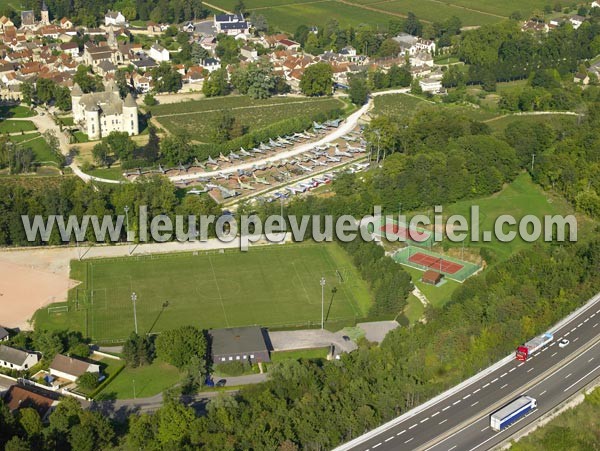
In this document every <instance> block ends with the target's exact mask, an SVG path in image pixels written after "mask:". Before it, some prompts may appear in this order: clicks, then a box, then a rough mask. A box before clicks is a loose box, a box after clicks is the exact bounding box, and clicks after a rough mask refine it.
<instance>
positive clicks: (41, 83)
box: [35, 78, 54, 103]
mask: <svg viewBox="0 0 600 451" xmlns="http://www.w3.org/2000/svg"><path fill="white" fill-rule="evenodd" d="M35 88H36V89H35V92H36V97H37V98H38V99H39V101H40V102H42V103H49V102H50V101H51V100H52V99H53V98H54V82H53V81H52V80H51V79H49V78H40V79H38V81H37V82H36V84H35Z"/></svg>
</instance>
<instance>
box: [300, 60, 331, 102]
mask: <svg viewBox="0 0 600 451" xmlns="http://www.w3.org/2000/svg"><path fill="white" fill-rule="evenodd" d="M332 77H333V70H332V69H331V66H330V65H329V64H327V63H317V64H313V65H312V66H308V67H307V68H306V70H305V71H304V74H303V75H302V79H301V80H300V90H301V91H302V93H303V94H304V95H307V96H310V97H314V96H323V95H330V94H331V90H332V88H333V79H332Z"/></svg>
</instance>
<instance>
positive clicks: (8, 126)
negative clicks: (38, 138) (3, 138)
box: [0, 119, 36, 133]
mask: <svg viewBox="0 0 600 451" xmlns="http://www.w3.org/2000/svg"><path fill="white" fill-rule="evenodd" d="M33 130H36V127H35V124H34V123H33V122H31V121H11V120H10V119H8V120H2V121H0V133H18V132H30V131H33Z"/></svg>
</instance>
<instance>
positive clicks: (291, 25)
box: [211, 0, 548, 32]
mask: <svg viewBox="0 0 600 451" xmlns="http://www.w3.org/2000/svg"><path fill="white" fill-rule="evenodd" d="M244 3H245V5H246V9H247V10H248V11H249V12H250V13H252V12H256V13H257V14H262V15H263V16H265V18H266V19H267V20H268V22H269V24H270V25H272V26H274V27H276V28H279V29H281V30H283V31H288V32H294V31H295V30H296V28H297V27H298V26H299V25H323V24H325V23H326V22H327V20H329V19H336V20H337V21H338V22H339V23H340V25H341V26H342V27H348V26H354V27H356V26H357V25H359V24H369V25H373V26H375V27H377V28H386V27H387V25H388V23H389V20H390V19H397V18H401V17H403V16H404V17H406V15H407V14H408V13H409V12H412V13H415V14H416V15H417V17H418V18H419V19H421V20H423V21H426V22H436V21H437V22H443V21H444V20H446V19H448V18H449V17H451V16H457V17H458V18H460V20H461V21H462V24H463V26H473V25H485V24H489V23H495V22H499V21H502V20H505V19H507V18H508V16H509V15H510V14H511V13H513V12H515V11H520V12H521V13H522V14H523V15H524V16H528V15H529V14H530V13H531V12H532V11H534V10H542V9H543V8H544V6H546V5H547V4H548V2H547V1H546V0H530V1H528V2H526V3H524V2H522V1H519V0H502V1H493V0H443V1H437V0H343V1H342V0H321V1H311V0H300V1H291V0H247V1H246V2H244ZM211 4H214V5H215V6H218V7H220V8H224V9H226V10H229V11H231V10H233V9H234V7H235V4H236V0H213V1H212V2H211Z"/></svg>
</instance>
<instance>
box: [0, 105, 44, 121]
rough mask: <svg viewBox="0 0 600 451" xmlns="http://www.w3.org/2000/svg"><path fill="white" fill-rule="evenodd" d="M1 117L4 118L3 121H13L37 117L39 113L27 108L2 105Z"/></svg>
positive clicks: (0, 109) (0, 107) (0, 108)
mask: <svg viewBox="0 0 600 451" xmlns="http://www.w3.org/2000/svg"><path fill="white" fill-rule="evenodd" d="M0 116H1V117H2V119H11V118H23V117H32V116H37V113H36V112H35V110H31V109H29V108H28V107H26V106H21V105H16V106H8V105H2V106H0Z"/></svg>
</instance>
